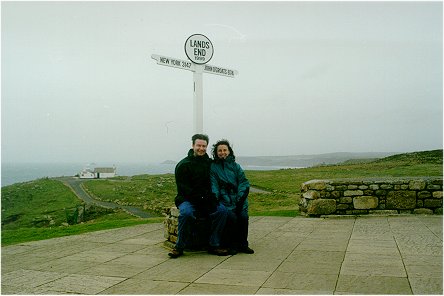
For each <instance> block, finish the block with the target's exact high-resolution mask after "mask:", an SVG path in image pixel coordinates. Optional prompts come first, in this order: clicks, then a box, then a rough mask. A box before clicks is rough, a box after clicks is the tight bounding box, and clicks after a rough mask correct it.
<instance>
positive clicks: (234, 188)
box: [210, 140, 254, 254]
mask: <svg viewBox="0 0 444 296" xmlns="http://www.w3.org/2000/svg"><path fill="white" fill-rule="evenodd" d="M212 152H213V163H212V164H211V172H210V177H211V190H212V191H213V193H214V194H215V195H216V197H217V199H218V200H219V202H220V203H222V204H223V205H224V206H225V207H226V208H227V210H228V218H227V224H226V235H225V240H226V244H227V245H228V248H229V249H230V253H231V254H236V253H237V252H241V253H247V254H253V253H254V251H253V250H252V249H250V248H249V247H248V240H247V238H248V199H247V198H248V193H249V191H250V183H249V182H248V179H247V178H246V177H245V173H244V171H243V170H242V168H241V166H240V165H239V164H238V163H236V161H235V156H234V153H233V149H232V148H231V146H230V143H229V142H228V141H227V140H220V141H218V142H217V143H216V144H214V145H213V151H212Z"/></svg>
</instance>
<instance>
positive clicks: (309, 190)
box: [299, 177, 443, 216]
mask: <svg viewBox="0 0 444 296" xmlns="http://www.w3.org/2000/svg"><path fill="white" fill-rule="evenodd" d="M442 184H443V179H442V177H422V178H421V177H414V178H389V179H388V178H387V179H379V178H378V179H332V180H311V181H308V182H305V183H303V184H302V186H301V201H300V204H299V209H300V211H301V213H302V214H305V215H309V216H320V215H361V214H403V213H414V214H441V215H442V200H443V197H442Z"/></svg>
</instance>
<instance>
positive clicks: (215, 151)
mask: <svg viewBox="0 0 444 296" xmlns="http://www.w3.org/2000/svg"><path fill="white" fill-rule="evenodd" d="M219 145H227V147H228V151H230V155H231V156H233V158H236V157H235V156H234V152H233V148H231V145H230V142H228V140H225V139H222V140H220V141H217V143H216V144H214V145H213V150H212V152H213V159H214V160H217V159H219V157H218V156H217V147H219Z"/></svg>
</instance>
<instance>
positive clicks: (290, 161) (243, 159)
mask: <svg viewBox="0 0 444 296" xmlns="http://www.w3.org/2000/svg"><path fill="white" fill-rule="evenodd" d="M393 154H395V153H393V152H362V153H353V152H337V153H326V154H312V155H288V156H236V161H237V162H238V163H239V164H240V165H241V166H245V167H248V166H281V167H312V166H316V165H329V164H337V163H341V162H345V161H348V160H356V159H370V160H375V159H379V158H382V157H386V156H390V155H393Z"/></svg>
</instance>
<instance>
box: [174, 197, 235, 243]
mask: <svg viewBox="0 0 444 296" xmlns="http://www.w3.org/2000/svg"><path fill="white" fill-rule="evenodd" d="M195 213H196V209H195V207H194V206H193V205H192V204H191V203H190V202H188V201H184V202H183V203H181V204H180V205H179V218H178V220H179V221H178V222H179V225H178V229H177V242H176V249H179V250H183V249H185V247H186V246H187V243H188V241H189V239H190V237H191V235H192V231H193V230H192V227H193V225H194V222H195V220H196V216H195ZM227 215H228V210H227V208H225V206H224V205H222V204H219V205H218V206H217V209H216V211H215V212H214V213H211V214H210V221H211V232H210V239H209V245H210V247H219V246H220V240H221V236H222V232H223V231H224V228H225V223H226V221H227Z"/></svg>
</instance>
